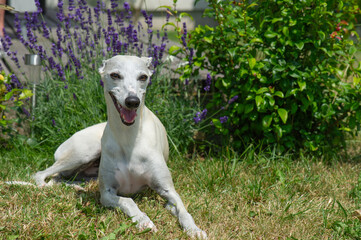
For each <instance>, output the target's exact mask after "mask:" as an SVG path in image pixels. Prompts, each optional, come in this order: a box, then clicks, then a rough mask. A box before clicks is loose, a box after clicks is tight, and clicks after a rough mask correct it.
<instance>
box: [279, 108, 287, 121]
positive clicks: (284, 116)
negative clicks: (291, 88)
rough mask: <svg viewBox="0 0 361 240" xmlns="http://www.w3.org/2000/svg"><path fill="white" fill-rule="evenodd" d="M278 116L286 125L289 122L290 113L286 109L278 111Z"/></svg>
mask: <svg viewBox="0 0 361 240" xmlns="http://www.w3.org/2000/svg"><path fill="white" fill-rule="evenodd" d="M277 112H278V115H279V116H280V118H281V119H282V122H283V123H284V124H286V122H287V118H288V112H287V110H286V109H284V108H279V109H277Z"/></svg>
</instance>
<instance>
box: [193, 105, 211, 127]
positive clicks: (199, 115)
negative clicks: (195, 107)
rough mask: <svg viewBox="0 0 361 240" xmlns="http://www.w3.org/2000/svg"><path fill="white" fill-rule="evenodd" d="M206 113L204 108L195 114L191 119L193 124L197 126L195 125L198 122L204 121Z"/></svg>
mask: <svg viewBox="0 0 361 240" xmlns="http://www.w3.org/2000/svg"><path fill="white" fill-rule="evenodd" d="M207 112H208V111H207V109H206V108H205V109H203V111H202V112H197V113H196V116H195V117H193V120H194V122H195V123H196V124H197V123H199V122H200V121H202V120H204V119H205V118H206V116H207Z"/></svg>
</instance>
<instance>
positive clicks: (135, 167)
mask: <svg viewBox="0 0 361 240" xmlns="http://www.w3.org/2000/svg"><path fill="white" fill-rule="evenodd" d="M145 169H146V168H145V166H144V164H142V163H141V162H135V163H124V162H118V163H117V167H116V170H115V180H116V182H117V185H118V186H117V192H118V193H119V194H133V193H136V192H138V191H140V190H142V189H143V188H144V187H146V186H147V185H148V179H149V176H148V174H147V172H146V171H145Z"/></svg>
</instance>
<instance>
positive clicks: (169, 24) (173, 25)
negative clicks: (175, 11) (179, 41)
mask: <svg viewBox="0 0 361 240" xmlns="http://www.w3.org/2000/svg"><path fill="white" fill-rule="evenodd" d="M166 26H172V27H174V29H176V30H177V31H178V30H179V27H177V26H176V25H175V24H174V23H172V22H168V23H166V24H164V25H163V26H162V30H164V28H165V27H166Z"/></svg>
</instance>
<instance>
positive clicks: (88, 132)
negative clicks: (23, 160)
mask: <svg viewBox="0 0 361 240" xmlns="http://www.w3.org/2000/svg"><path fill="white" fill-rule="evenodd" d="M105 125H106V123H100V124H97V125H94V126H91V127H88V128H86V129H83V130H81V131H79V132H77V133H75V134H74V135H73V136H71V137H70V138H69V139H68V140H66V141H65V142H64V143H63V144H61V145H60V146H59V148H58V149H57V150H56V152H55V154H54V158H55V163H54V164H53V165H52V166H51V167H49V168H47V169H45V170H44V171H39V172H37V173H36V174H35V175H34V180H35V182H36V184H37V185H38V186H46V185H47V183H46V181H45V180H46V179H47V178H48V177H51V176H52V175H54V174H57V173H65V175H70V174H72V173H73V172H74V171H76V170H77V169H79V168H81V167H82V166H85V165H88V164H89V163H91V162H93V161H96V160H97V159H99V158H100V154H101V143H100V142H101V137H102V135H103V131H104V128H105Z"/></svg>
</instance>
